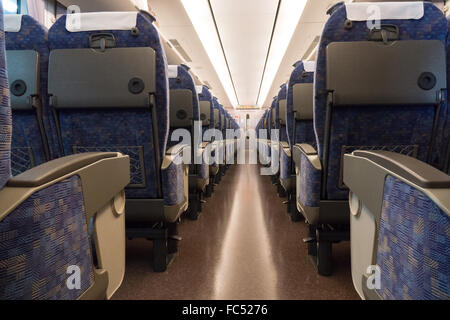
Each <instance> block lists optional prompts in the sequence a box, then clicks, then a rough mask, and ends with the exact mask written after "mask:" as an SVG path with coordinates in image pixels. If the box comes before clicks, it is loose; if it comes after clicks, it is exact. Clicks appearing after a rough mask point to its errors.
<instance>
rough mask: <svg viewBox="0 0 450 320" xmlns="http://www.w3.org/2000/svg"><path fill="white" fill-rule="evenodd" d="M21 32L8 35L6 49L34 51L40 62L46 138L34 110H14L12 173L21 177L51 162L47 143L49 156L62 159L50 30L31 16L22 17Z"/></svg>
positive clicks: (8, 33) (41, 96)
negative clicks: (51, 83)
mask: <svg viewBox="0 0 450 320" xmlns="http://www.w3.org/2000/svg"><path fill="white" fill-rule="evenodd" d="M21 20H22V25H21V28H20V31H19V32H6V50H35V51H36V52H38V53H39V61H40V65H39V68H40V98H41V101H42V113H43V115H42V118H43V119H42V121H43V125H44V131H45V137H42V135H41V132H40V128H39V123H38V121H37V117H36V112H35V111H34V110H14V111H13V120H14V121H13V137H14V138H13V141H12V153H11V163H12V174H13V175H14V176H15V175H18V174H20V173H22V172H24V171H26V170H28V169H31V168H32V167H34V166H36V165H39V164H42V163H44V162H46V161H48V160H50V159H47V158H46V155H45V149H44V143H46V142H44V141H45V140H44V139H46V140H47V141H48V145H49V148H50V150H49V151H50V157H51V158H52V159H55V158H57V157H59V156H60V154H59V147H58V138H57V131H56V128H55V125H54V121H53V118H52V114H51V111H50V109H49V106H48V94H47V78H48V57H49V52H48V51H49V50H48V43H47V40H48V35H47V29H46V28H45V27H44V26H42V25H40V24H39V23H38V22H37V21H36V20H34V19H33V18H32V17H30V16H28V15H24V16H22V19H21Z"/></svg>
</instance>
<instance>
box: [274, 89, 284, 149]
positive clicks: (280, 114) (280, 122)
mask: <svg viewBox="0 0 450 320" xmlns="http://www.w3.org/2000/svg"><path fill="white" fill-rule="evenodd" d="M277 100H278V101H277V104H276V111H275V114H276V121H275V123H276V128H277V129H279V130H280V141H283V142H284V141H286V142H287V132H286V106H287V86H286V84H285V83H283V85H282V86H281V87H280V91H279V92H278V99H277Z"/></svg>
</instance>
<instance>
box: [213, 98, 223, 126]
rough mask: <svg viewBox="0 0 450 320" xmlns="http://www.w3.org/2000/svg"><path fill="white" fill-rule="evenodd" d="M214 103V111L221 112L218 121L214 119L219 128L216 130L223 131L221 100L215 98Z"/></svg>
mask: <svg viewBox="0 0 450 320" xmlns="http://www.w3.org/2000/svg"><path fill="white" fill-rule="evenodd" d="M212 102H213V108H214V110H218V111H219V112H218V115H219V117H218V119H216V118H215V117H214V122H217V128H216V129H218V130H221V128H222V113H221V112H220V107H219V105H220V104H219V100H217V98H216V97H213V100H212Z"/></svg>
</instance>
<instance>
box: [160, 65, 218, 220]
mask: <svg viewBox="0 0 450 320" xmlns="http://www.w3.org/2000/svg"><path fill="white" fill-rule="evenodd" d="M169 87H170V99H169V100H170V131H169V144H168V147H169V148H170V147H173V146H176V145H177V144H179V143H182V141H179V140H177V139H178V137H173V135H172V134H173V132H174V131H175V130H178V129H186V130H188V131H189V132H190V135H191V141H190V144H191V145H192V147H191V165H190V170H189V172H190V173H189V209H188V211H187V217H189V218H190V219H192V220H197V219H198V215H199V213H200V212H201V211H202V199H203V194H204V193H205V192H206V187H207V186H208V185H209V165H208V164H207V163H206V162H205V161H203V152H204V148H203V147H202V145H200V146H198V148H197V146H195V145H194V143H195V135H198V136H199V135H200V134H201V132H202V131H203V130H202V128H201V127H197V126H198V123H199V121H200V103H199V99H198V95H197V89H196V87H195V83H194V79H193V78H192V76H191V75H190V73H189V67H188V66H186V65H179V66H177V65H173V66H169ZM202 127H203V126H202ZM193 139H194V140H193ZM193 142H194V143H193ZM200 142H201V141H200ZM199 158H200V160H202V161H201V163H200V164H197V161H198V159H199Z"/></svg>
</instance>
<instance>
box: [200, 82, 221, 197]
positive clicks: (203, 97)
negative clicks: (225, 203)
mask: <svg viewBox="0 0 450 320" xmlns="http://www.w3.org/2000/svg"><path fill="white" fill-rule="evenodd" d="M196 89H197V94H198V99H199V103H200V120H201V121H202V141H204V144H203V146H202V147H203V148H206V147H207V146H208V145H209V143H210V142H211V141H206V140H205V139H204V134H205V132H206V131H207V130H210V129H214V107H213V97H212V94H211V91H210V90H209V88H208V87H207V86H205V85H203V86H197V87H196ZM211 154H212V155H214V154H213V151H211ZM218 171H219V165H218V164H215V163H213V164H211V165H210V166H209V184H208V186H207V187H206V193H205V196H206V197H211V195H212V193H213V192H214V181H215V176H216V175H217V173H218Z"/></svg>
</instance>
